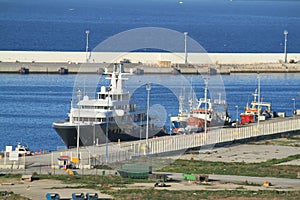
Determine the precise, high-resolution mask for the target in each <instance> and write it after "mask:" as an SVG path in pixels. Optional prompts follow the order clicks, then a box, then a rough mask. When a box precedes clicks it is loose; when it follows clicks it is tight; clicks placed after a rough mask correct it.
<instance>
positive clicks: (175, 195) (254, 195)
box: [106, 188, 300, 200]
mask: <svg viewBox="0 0 300 200" xmlns="http://www.w3.org/2000/svg"><path fill="white" fill-rule="evenodd" d="M240 189H241V190H222V191H221V190H219V191H209V190H197V191H183V190H180V191H170V190H154V189H144V190H138V189H132V190H123V189H121V190H110V191H106V193H107V194H110V195H112V196H113V197H114V198H116V199H121V200H123V199H151V200H162V199H185V200H194V199H195V200H196V199H197V200H198V199H214V200H215V199H231V200H232V199H246V198H249V199H251V200H259V199H272V200H275V199H276V200H277V199H290V200H298V199H299V197H300V191H268V190H259V191H249V190H244V189H243V188H240Z"/></svg>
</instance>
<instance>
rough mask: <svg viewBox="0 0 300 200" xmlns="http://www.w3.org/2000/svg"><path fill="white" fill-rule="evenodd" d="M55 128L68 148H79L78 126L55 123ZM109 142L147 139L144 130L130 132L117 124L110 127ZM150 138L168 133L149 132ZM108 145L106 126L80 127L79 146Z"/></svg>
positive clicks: (133, 129) (108, 130)
mask: <svg viewBox="0 0 300 200" xmlns="http://www.w3.org/2000/svg"><path fill="white" fill-rule="evenodd" d="M53 128H54V129H55V131H56V132H57V133H58V135H59V136H60V137H61V139H62V140H63V142H64V143H65V145H66V146H67V148H73V147H76V146H77V135H78V132H77V130H78V125H76V124H68V123H67V122H55V123H53ZM107 132H108V142H123V141H133V140H139V139H145V137H146V136H145V127H144V130H142V129H140V128H131V129H130V130H128V129H127V130H121V129H120V128H119V127H118V126H117V124H114V123H110V124H109V125H108V129H107ZM149 132H150V133H153V134H150V135H149V138H151V137H153V136H158V137H159V136H165V135H167V133H166V131H164V130H162V129H158V128H155V129H151V130H149ZM105 143H106V124H105V123H103V124H83V125H80V126H79V146H91V145H100V144H105Z"/></svg>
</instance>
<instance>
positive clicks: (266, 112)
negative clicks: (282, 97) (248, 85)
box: [240, 90, 275, 124]
mask: <svg viewBox="0 0 300 200" xmlns="http://www.w3.org/2000/svg"><path fill="white" fill-rule="evenodd" d="M258 99H259V94H258V92H257V90H255V92H254V93H253V100H252V102H251V104H250V106H249V104H248V103H247V105H246V107H245V111H244V113H241V114H240V117H241V124H246V123H252V122H256V121H257V120H265V119H267V118H273V117H274V116H275V115H274V113H273V112H272V110H271V106H272V104H271V103H270V102H263V101H262V100H261V101H259V100H258Z"/></svg>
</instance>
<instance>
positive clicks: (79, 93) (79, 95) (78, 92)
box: [76, 88, 81, 158]
mask: <svg viewBox="0 0 300 200" xmlns="http://www.w3.org/2000/svg"><path fill="white" fill-rule="evenodd" d="M77 97H78V122H77V123H78V127H77V145H76V146H77V148H76V155H77V158H79V137H80V105H79V102H80V98H81V90H80V89H79V88H78V89H77Z"/></svg>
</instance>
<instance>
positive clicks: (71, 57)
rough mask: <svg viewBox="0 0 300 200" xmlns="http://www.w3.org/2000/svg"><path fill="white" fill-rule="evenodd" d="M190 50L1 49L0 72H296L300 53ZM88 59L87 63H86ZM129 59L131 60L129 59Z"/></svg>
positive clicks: (298, 67)
mask: <svg viewBox="0 0 300 200" xmlns="http://www.w3.org/2000/svg"><path fill="white" fill-rule="evenodd" d="M283 58H284V55H283V54H279V53H274V54H258V53H249V54H245V53H232V54H228V53H224V54H222V53H206V54H204V53H189V54H188V61H189V63H192V64H190V65H184V54H183V53H112V52H111V53H109V52H89V53H88V54H86V53H85V52H30V51H29V52H28V51H26V52H21V51H2V52H0V73H19V70H20V69H21V68H27V69H29V73H59V70H60V69H62V68H64V69H67V70H68V73H78V72H81V73H99V72H100V73H101V72H103V71H104V70H105V68H108V69H109V68H110V67H111V64H110V63H113V62H119V61H122V60H123V61H124V60H125V61H127V62H128V63H125V65H126V66H125V67H126V70H127V71H128V72H133V73H135V72H138V73H148V74H150V73H167V74H170V73H171V74H172V73H173V74H176V73H183V74H201V73H216V72H218V73H221V74H230V73H298V72H300V63H298V61H300V54H288V62H287V63H284V62H283ZM87 61H88V63H87ZM129 62H130V63H129Z"/></svg>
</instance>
